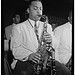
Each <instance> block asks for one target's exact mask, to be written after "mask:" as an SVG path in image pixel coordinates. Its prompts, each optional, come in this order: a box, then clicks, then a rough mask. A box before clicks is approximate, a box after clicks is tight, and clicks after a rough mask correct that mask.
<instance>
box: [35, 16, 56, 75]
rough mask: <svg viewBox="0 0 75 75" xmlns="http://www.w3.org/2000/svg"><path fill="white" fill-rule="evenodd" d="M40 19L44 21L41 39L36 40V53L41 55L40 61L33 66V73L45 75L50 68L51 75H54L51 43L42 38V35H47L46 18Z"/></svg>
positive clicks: (53, 57)
mask: <svg viewBox="0 0 75 75" xmlns="http://www.w3.org/2000/svg"><path fill="white" fill-rule="evenodd" d="M41 17H42V19H43V21H44V25H43V32H42V35H41V38H40V39H38V43H39V45H38V51H37V53H39V54H40V55H41V58H42V60H41V61H40V62H39V63H37V64H34V72H35V74H36V75H40V74H42V73H43V74H45V72H46V71H47V70H48V69H49V68H50V69H51V75H55V56H54V55H55V54H54V52H55V50H54V49H53V47H52V41H46V40H45V38H44V34H45V33H47V23H48V17H47V16H45V15H43V16H41ZM45 75H46V74H45Z"/></svg>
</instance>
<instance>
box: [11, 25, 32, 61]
mask: <svg viewBox="0 0 75 75" xmlns="http://www.w3.org/2000/svg"><path fill="white" fill-rule="evenodd" d="M24 35H25V38H24ZM24 42H25V43H26V34H25V33H24V34H23V32H22V29H21V27H18V28H17V26H14V28H13V30H12V37H11V49H12V53H13V56H14V58H15V59H18V60H23V59H25V60H26V59H27V57H28V56H29V55H30V54H31V53H32V52H31V51H30V50H28V49H27V47H26V44H25V43H24Z"/></svg>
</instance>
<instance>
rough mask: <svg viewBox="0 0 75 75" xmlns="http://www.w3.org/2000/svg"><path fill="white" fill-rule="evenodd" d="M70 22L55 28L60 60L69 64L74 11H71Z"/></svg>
mask: <svg viewBox="0 0 75 75" xmlns="http://www.w3.org/2000/svg"><path fill="white" fill-rule="evenodd" d="M68 20H69V22H67V23H65V24H63V25H61V26H59V27H57V28H55V30H54V34H55V36H56V38H57V39H58V43H57V47H56V49H55V50H57V51H58V59H59V60H58V61H59V62H60V63H62V64H65V65H66V64H67V63H68V61H69V60H70V58H71V56H72V11H70V13H69V17H68Z"/></svg>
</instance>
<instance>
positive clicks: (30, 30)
mask: <svg viewBox="0 0 75 75" xmlns="http://www.w3.org/2000/svg"><path fill="white" fill-rule="evenodd" d="M27 21H28V20H27ZM27 26H28V31H29V35H30V38H31V41H32V43H33V44H34V46H35V47H36V48H37V47H38V40H37V37H36V34H35V32H34V29H33V28H32V26H31V24H30V23H29V22H28V25H27Z"/></svg>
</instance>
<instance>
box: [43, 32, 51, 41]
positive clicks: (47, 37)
mask: <svg viewBox="0 0 75 75" xmlns="http://www.w3.org/2000/svg"><path fill="white" fill-rule="evenodd" d="M44 39H45V41H47V42H52V36H51V35H50V34H49V33H47V32H45V33H44Z"/></svg>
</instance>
